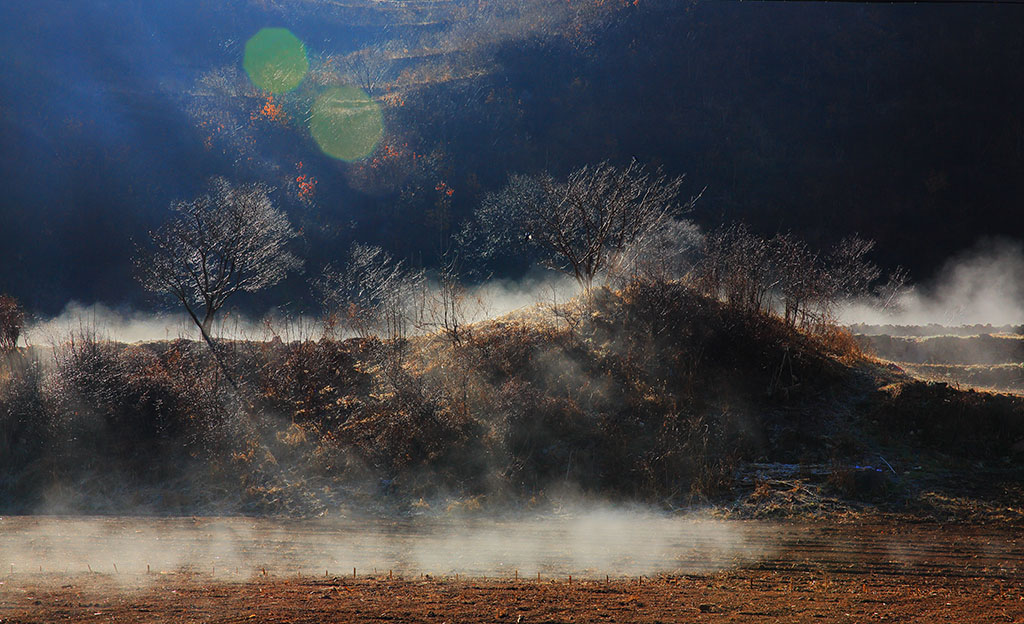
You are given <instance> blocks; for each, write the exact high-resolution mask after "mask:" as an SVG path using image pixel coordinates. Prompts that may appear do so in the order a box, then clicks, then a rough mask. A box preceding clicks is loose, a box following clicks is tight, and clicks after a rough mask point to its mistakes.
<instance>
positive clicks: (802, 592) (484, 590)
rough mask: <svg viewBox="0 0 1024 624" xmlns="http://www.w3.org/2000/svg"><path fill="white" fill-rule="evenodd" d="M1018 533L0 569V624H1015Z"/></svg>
mask: <svg viewBox="0 0 1024 624" xmlns="http://www.w3.org/2000/svg"><path fill="white" fill-rule="evenodd" d="M1019 534H1020V531H1019V528H1017V527H1009V526H1001V527H998V526H983V525H982V526H951V525H939V524H915V523H896V522H893V523H877V522H876V523H872V524H860V523H836V524H812V525H797V524H794V525H779V526H774V527H772V530H771V531H764V532H758V533H757V535H758V536H760V537H759V539H764V540H771V541H773V543H774V545H775V548H774V549H773V551H772V555H771V556H769V557H765V558H762V559H759V560H758V561H756V562H750V561H744V562H743V563H741V564H739V565H738V566H737V567H733V568H729V569H726V570H723V571H718V572H713V573H708V574H686V575H681V574H679V575H677V574H658V575H654V576H651V577H648V576H642V577H640V576H634V577H614V575H612V577H611V578H606V577H604V576H602V575H599V574H597V575H595V574H594V572H593V571H590V572H588V573H586V578H583V579H581V578H579V577H573V578H571V579H570V577H569V576H568V574H562V573H558V574H554V573H552V574H549V575H545V574H543V573H542V574H541V577H540V578H539V579H538V578H537V576H536V575H535V574H533V575H530V576H527V575H526V574H522V575H520V574H519V572H518V571H513V572H512V574H511V575H508V574H505V573H504V572H503V573H502V574H501V575H499V576H498V577H494V576H491V577H487V576H483V575H475V576H473V577H472V578H468V579H467V578H465V577H463V576H461V575H460V576H458V577H456V576H455V575H454V574H450V575H449V574H446V575H444V576H431V575H426V574H424V575H421V574H416V573H405V574H403V575H399V574H389V572H388V571H381V570H378V571H377V573H376V574H369V575H367V574H365V573H364V572H362V571H357V575H356V576H355V577H353V576H351V575H349V574H346V575H345V576H335V575H333V574H331V575H329V576H316V575H312V574H287V575H286V574H281V575H280V576H279V575H278V574H277V573H275V571H274V570H269V569H268V570H264V569H262V568H259V569H256V570H240V571H239V572H238V577H237V578H235V579H231V578H224V577H215V576H214V575H213V574H212V573H211V572H210V571H198V570H189V569H179V570H174V571H166V572H156V571H153V572H152V573H150V574H146V573H136V572H129V571H125V570H118V571H116V572H113V571H111V572H103V573H101V572H99V571H95V572H92V573H89V572H86V573H76V572H71V573H54V572H46V571H43V572H38V571H19V570H17V569H12V570H7V571H4V576H3V577H0V622H3V623H4V624H13V623H19V624H21V623H29V622H31V623H50V622H68V621H73V622H282V623H285V622H287V623H295V622H308V623H314V622H315V623H322V622H382V621H388V622H436V623H439V624H440V623H443V622H448V623H452V624H454V623H457V622H467V623H468V622H514V623H518V624H528V623H539V622H651V623H653V622H755V621H756V622H832V621H842V622H866V621H896V622H932V623H935V622H1024V544H1022V543H1021V540H1020V539H1019V538H1018V536H1019Z"/></svg>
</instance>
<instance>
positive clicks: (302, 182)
mask: <svg viewBox="0 0 1024 624" xmlns="http://www.w3.org/2000/svg"><path fill="white" fill-rule="evenodd" d="M302 166H303V165H302V161H301V160H300V161H299V162H298V163H296V165H295V168H296V172H297V173H298V175H297V176H295V185H296V186H297V187H298V196H299V199H301V200H302V201H312V200H313V197H314V195H316V184H317V180H316V178H315V177H313V176H312V175H310V174H308V173H303V172H302Z"/></svg>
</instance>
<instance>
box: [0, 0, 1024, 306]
mask: <svg viewBox="0 0 1024 624" xmlns="http://www.w3.org/2000/svg"><path fill="white" fill-rule="evenodd" d="M565 5H566V6H562V3H555V2H528V1H522V2H518V3H488V2H484V1H479V2H462V1H459V2H441V1H437V2H394V3H390V4H384V5H381V4H379V3H365V2H358V1H353V2H345V3H327V2H307V1H300V0H297V1H295V2H275V1H263V2H257V1H256V0H234V1H231V2H210V1H207V0H185V1H181V2H150V1H145V0H135V1H131V0H125V1H118V2H89V3H78V2H62V1H57V0H45V1H42V2H35V3H27V4H25V3H13V2H6V3H3V4H2V5H0V51H2V53H0V179H2V187H3V193H2V194H0V292H7V293H9V294H11V295H13V296H14V297H16V298H17V299H19V300H21V301H22V302H23V303H24V305H25V306H26V308H28V309H29V310H30V311H31V312H33V313H36V314H42V315H46V314H54V313H57V312H59V311H60V310H61V309H62V308H63V306H64V305H65V304H66V303H67V302H68V301H69V300H78V301H82V302H89V303H91V302H103V303H105V304H107V305H111V306H128V307H133V308H144V309H145V308H148V307H151V306H152V305H153V302H152V301H151V300H149V299H147V298H146V294H145V293H144V292H143V291H142V289H140V288H139V287H138V285H137V283H136V282H135V281H134V280H133V279H132V277H131V271H132V264H131V258H132V255H133V253H134V250H135V247H134V245H135V243H136V242H139V241H144V240H146V236H147V232H148V231H149V230H152V229H154V228H156V227H157V226H158V225H159V224H160V223H162V222H163V221H164V220H165V219H166V216H167V208H168V206H169V205H170V204H171V203H172V202H174V201H176V200H184V199H188V198H191V197H194V196H195V195H196V194H197V193H199V192H200V191H201V190H202V189H203V187H204V185H205V184H206V182H207V180H208V179H209V177H210V176H214V175H223V176H226V177H228V178H231V179H234V180H238V181H261V182H264V183H267V184H270V185H272V186H274V187H276V188H277V191H276V192H275V196H274V198H275V201H276V202H277V204H278V205H279V206H280V207H281V208H282V209H284V210H286V211H287V212H288V214H289V216H290V218H291V220H292V222H293V223H294V224H295V225H296V226H297V227H298V228H299V229H300V230H301V234H302V236H301V238H300V240H299V247H300V249H298V250H297V251H298V252H299V255H300V256H302V257H303V258H305V260H306V266H307V269H308V270H309V271H312V272H316V271H318V270H319V268H320V267H322V266H323V265H325V264H326V263H328V262H332V261H337V260H338V259H340V258H341V257H342V256H343V254H344V252H345V250H346V249H347V248H348V246H349V244H350V243H351V242H352V241H356V240H358V241H364V242H368V243H372V244H379V245H382V246H383V247H385V248H386V249H389V250H390V251H391V252H392V253H393V254H394V255H395V256H396V257H400V258H408V259H409V260H410V261H411V262H412V263H413V264H414V265H422V266H427V267H429V266H431V265H432V264H434V263H436V262H437V258H438V255H439V253H440V252H441V251H442V250H443V249H444V248H445V247H446V245H447V244H448V241H449V238H450V236H451V234H452V233H453V232H455V231H457V229H458V225H459V223H460V222H461V221H462V220H464V219H465V218H466V217H467V216H468V215H469V214H470V213H471V212H472V211H473V210H474V209H475V208H476V207H477V206H478V205H479V204H480V200H481V199H482V197H483V196H485V195H486V194H487V193H488V192H492V191H495V190H497V189H499V188H500V187H501V186H502V185H503V184H504V183H505V181H506V179H507V176H508V175H509V174H510V173H515V172H523V173H532V172H538V171H541V170H547V171H549V172H551V173H552V174H554V175H556V176H564V175H565V174H566V173H567V172H569V171H571V170H573V169H575V168H577V167H579V166H581V165H583V164H586V163H593V162H597V161H601V160H605V159H607V160H609V161H611V162H613V163H618V164H624V163H628V162H629V160H630V159H632V158H636V159H637V160H638V161H640V162H642V163H645V164H647V165H649V166H652V167H657V166H661V167H664V169H665V171H666V173H668V174H670V175H678V174H682V173H685V174H687V179H686V188H685V189H684V194H687V195H694V194H696V193H698V192H699V191H700V190H701V189H702V188H704V187H706V188H707V190H706V192H705V193H704V196H703V198H702V199H701V201H700V202H698V204H697V206H696V207H695V209H694V211H693V212H692V213H691V214H690V215H689V216H690V217H691V218H692V219H693V220H694V221H696V222H697V223H698V224H702V225H709V226H711V225H716V224H718V223H721V222H730V221H734V220H741V219H742V220H744V221H746V222H747V223H749V224H750V225H751V227H752V228H753V229H755V230H756V231H759V232H761V233H763V234H765V235H771V234H772V233H774V232H776V231H786V230H792V231H793V232H794V233H796V234H797V235H798V236H800V237H802V238H804V239H806V240H808V241H809V242H810V243H811V244H813V245H819V246H822V247H824V246H826V245H830V244H833V243H834V242H836V241H837V240H838V239H840V238H842V237H843V236H846V235H848V234H850V233H853V232H858V233H860V234H861V235H862V236H865V237H867V238H871V239H875V240H877V241H878V246H877V248H876V252H875V259H876V261H877V262H879V264H881V265H883V266H884V267H893V266H895V265H897V264H898V265H903V266H905V267H907V268H908V269H909V270H910V272H911V274H912V275H914V276H915V277H916V278H926V277H927V276H929V275H930V274H931V273H932V272H934V271H936V270H937V269H938V267H939V266H940V265H941V264H942V262H943V261H944V260H945V259H947V258H948V257H950V256H951V255H954V254H955V253H957V252H958V251H961V250H963V249H965V248H968V247H970V246H972V245H974V244H975V243H976V242H977V241H978V240H979V239H982V238H985V237H987V236H992V235H1007V236H1010V237H1013V238H1020V237H1024V219H1021V218H1020V217H1019V210H1020V207H1021V204H1020V198H1021V196H1022V192H1024V175H1022V173H1024V73H1022V72H1021V67H1024V38H1022V37H1021V26H1022V25H1024V7H1021V6H1006V5H992V4H985V5H978V4H969V3H967V4H875V3H866V4H862V3H824V2H822V3H783V2H779V3H774V2H747V3H741V2H681V1H680V2H676V1H666V0H639V1H637V2H580V1H574V0H569V1H568V2H566V3H565ZM264 26H284V27H287V28H289V29H290V30H291V31H292V32H294V33H295V34H296V35H297V36H298V37H300V38H301V39H302V40H303V41H304V42H305V45H306V48H307V52H308V54H309V57H310V76H309V77H307V80H306V82H307V83H310V84H312V85H316V84H324V83H326V82H329V81H330V80H332V79H334V78H332V76H334V77H342V78H344V77H345V76H348V77H349V78H351V77H352V76H353V75H356V74H359V71H358V70H359V69H363V70H370V71H369V73H371V74H373V75H372V76H369V77H366V76H363V77H364V78H365V79H366V84H365V85H362V86H365V87H366V88H367V91H368V92H370V94H371V95H372V96H373V97H374V98H375V99H378V100H379V101H381V102H382V103H383V106H384V119H385V135H384V137H383V138H382V140H381V142H380V143H379V144H378V146H377V150H376V151H375V152H374V154H372V155H371V156H370V157H368V158H367V159H365V160H363V161H357V162H354V163H345V162H341V161H336V160H333V159H331V158H329V157H327V156H325V155H323V154H322V153H321V152H320V151H319V150H318V149H317V146H316V144H315V143H314V142H313V141H312V140H311V139H310V137H309V132H308V131H307V130H305V129H304V128H303V124H302V120H303V119H304V117H305V116H306V113H307V112H308V111H307V110H306V109H304V108H303V107H304V106H306V107H307V108H308V102H307V101H306V100H304V97H305V95H304V93H303V88H304V87H300V88H299V89H298V90H297V91H296V92H295V93H293V94H289V95H288V96H286V97H284V98H279V99H278V100H276V101H275V100H273V99H270V100H268V99H267V98H266V96H265V95H264V94H261V93H259V92H258V91H256V90H255V89H253V88H252V86H251V84H248V83H246V82H245V80H244V79H245V75H244V73H243V72H242V71H241V58H242V46H243V44H244V42H245V41H246V39H247V38H248V37H250V36H252V34H253V33H255V32H256V31H257V30H258V29H259V28H261V27H264ZM346 68H347V69H346ZM346 71H347V73H346ZM318 80H319V81H321V82H320V83H317V81H318ZM310 88H312V87H310ZM268 104H269V108H268ZM303 176H305V177H303ZM303 183H305V185H304V184H303ZM310 183H312V185H310ZM449 191H450V192H449ZM489 268H490V269H492V270H494V271H495V272H496V274H498V275H502V276H510V277H516V276H517V275H518V272H521V271H522V267H521V266H519V263H516V262H514V260H506V261H505V262H504V263H499V264H498V265H496V266H493V267H489ZM261 296H262V295H261ZM265 297H266V298H264V299H260V298H259V296H256V297H250V298H249V299H248V300H243V299H239V300H238V302H237V303H238V304H239V305H243V306H252V307H253V308H256V309H265V308H266V307H267V306H268V305H269V303H270V302H280V301H296V302H308V301H309V300H310V298H311V296H310V292H309V286H308V281H307V279H306V278H305V277H303V276H296V277H293V278H291V279H290V281H287V282H285V283H284V284H283V285H281V286H279V287H278V288H277V289H275V291H274V293H273V294H272V295H269V296H265ZM297 305H305V304H297Z"/></svg>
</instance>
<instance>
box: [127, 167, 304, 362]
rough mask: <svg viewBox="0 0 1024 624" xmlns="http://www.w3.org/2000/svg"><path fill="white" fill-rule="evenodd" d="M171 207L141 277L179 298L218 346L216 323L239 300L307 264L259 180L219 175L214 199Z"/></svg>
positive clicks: (140, 261)
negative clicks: (291, 244)
mask: <svg viewBox="0 0 1024 624" xmlns="http://www.w3.org/2000/svg"><path fill="white" fill-rule="evenodd" d="M171 209H172V210H173V211H174V213H175V216H174V217H173V218H172V219H171V220H170V221H168V222H167V223H165V224H164V225H163V226H161V227H160V228H159V229H158V230H156V231H154V232H150V238H151V239H152V247H151V248H149V249H140V250H139V252H138V253H137V255H136V261H135V264H136V268H137V274H138V278H139V280H140V281H141V282H142V285H143V286H144V287H145V288H146V289H147V290H149V291H151V292H155V293H159V294H164V295H170V296H172V297H174V298H175V299H177V300H178V302H180V303H181V304H182V305H183V306H184V307H185V311H186V312H188V315H189V317H190V318H191V319H192V321H193V322H194V323H195V324H196V326H197V327H198V328H199V331H200V333H201V334H202V337H203V340H205V341H206V343H207V344H208V345H210V347H211V348H214V342H213V338H212V336H211V331H212V328H213V322H214V319H215V317H216V315H217V312H218V311H219V310H220V309H221V308H223V307H224V304H225V303H227V301H228V299H229V298H230V297H231V296H232V295H234V294H235V293H237V292H239V291H247V292H255V291H258V290H262V289H264V288H267V287H269V286H273V285H274V284H276V283H278V282H279V281H281V280H282V279H283V278H284V277H285V276H286V275H287V274H288V272H289V271H293V270H297V269H298V268H299V267H300V266H301V265H302V263H301V261H300V260H299V259H298V258H296V257H295V256H294V255H293V254H292V253H291V252H289V251H288V249H287V247H288V243H289V241H291V240H292V239H293V238H295V236H297V234H296V232H295V231H294V230H293V229H292V227H291V225H290V224H289V222H288V217H287V216H286V215H285V214H284V213H283V212H281V211H280V210H278V209H277V208H275V207H274V204H273V203H272V202H271V200H270V196H269V189H268V188H267V187H266V186H264V185H263V184H259V183H255V184H243V185H239V186H234V185H232V184H231V183H230V182H228V181H227V180H226V179H224V178H215V179H213V180H212V182H211V183H210V191H209V192H208V193H207V194H205V195H202V196H200V197H198V198H196V199H194V200H192V201H187V202H179V203H176V204H174V205H172V206H171ZM214 352H215V353H216V349H214Z"/></svg>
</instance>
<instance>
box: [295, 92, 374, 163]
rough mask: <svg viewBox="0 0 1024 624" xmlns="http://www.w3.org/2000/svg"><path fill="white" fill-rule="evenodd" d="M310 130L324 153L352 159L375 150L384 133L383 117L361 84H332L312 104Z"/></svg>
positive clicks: (349, 160)
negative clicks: (339, 85)
mask: <svg viewBox="0 0 1024 624" xmlns="http://www.w3.org/2000/svg"><path fill="white" fill-rule="evenodd" d="M309 131H310V133H311V134H312V135H313V140H315V141H316V143H317V145H319V146H320V149H321V150H322V151H323V152H324V153H325V154H327V155H328V156H330V157H332V158H337V159H338V160H344V161H346V162H353V161H356V160H360V159H362V158H365V157H367V156H369V155H370V154H372V153H373V150H374V149H375V148H376V147H377V143H378V142H379V141H380V139H381V137H382V136H383V135H384V116H383V114H382V113H381V109H380V105H379V104H378V103H377V102H375V101H373V99H372V98H371V97H370V96H369V95H367V94H366V92H365V91H363V90H362V89H360V88H359V87H355V86H351V85H348V86H343V87H333V88H331V89H328V90H327V91H325V92H324V93H322V94H321V95H320V96H319V97H317V99H316V101H315V102H314V103H313V109H312V114H311V115H310V119H309Z"/></svg>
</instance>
